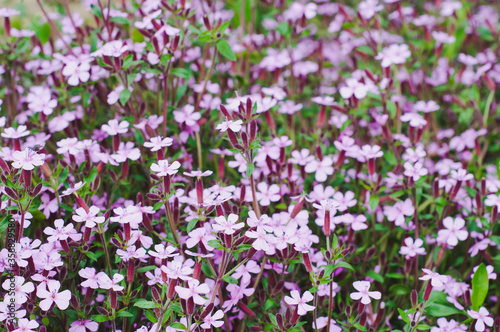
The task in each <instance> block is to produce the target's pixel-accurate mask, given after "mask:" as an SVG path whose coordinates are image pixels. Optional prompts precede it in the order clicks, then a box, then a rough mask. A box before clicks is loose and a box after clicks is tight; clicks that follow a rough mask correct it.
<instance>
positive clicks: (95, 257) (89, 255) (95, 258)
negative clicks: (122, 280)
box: [85, 251, 97, 262]
mask: <svg viewBox="0 0 500 332" xmlns="http://www.w3.org/2000/svg"><path fill="white" fill-rule="evenodd" d="M85 255H86V256H87V257H88V258H90V259H91V260H93V261H94V262H97V256H96V255H95V254H94V253H93V252H91V251H86V252H85Z"/></svg>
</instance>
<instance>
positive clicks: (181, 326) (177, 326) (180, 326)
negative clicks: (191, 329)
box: [170, 322, 186, 331]
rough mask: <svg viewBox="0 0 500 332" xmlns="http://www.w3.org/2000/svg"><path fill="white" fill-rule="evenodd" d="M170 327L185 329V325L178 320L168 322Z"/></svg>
mask: <svg viewBox="0 0 500 332" xmlns="http://www.w3.org/2000/svg"><path fill="white" fill-rule="evenodd" d="M170 327H172V328H174V329H180V330H182V331H185V330H186V326H184V324H181V323H179V322H175V323H172V324H170Z"/></svg>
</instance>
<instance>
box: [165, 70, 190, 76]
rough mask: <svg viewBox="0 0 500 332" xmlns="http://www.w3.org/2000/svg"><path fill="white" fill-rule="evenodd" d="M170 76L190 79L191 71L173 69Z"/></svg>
mask: <svg viewBox="0 0 500 332" xmlns="http://www.w3.org/2000/svg"><path fill="white" fill-rule="evenodd" d="M170 72H171V73H172V75H175V76H177V77H180V78H190V77H191V71H189V70H187V69H185V68H174V69H172V70H171V71H170Z"/></svg>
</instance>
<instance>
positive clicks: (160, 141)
mask: <svg viewBox="0 0 500 332" xmlns="http://www.w3.org/2000/svg"><path fill="white" fill-rule="evenodd" d="M173 141H174V140H173V139H171V138H169V137H165V138H162V137H161V136H156V137H152V138H150V139H149V142H145V143H144V146H145V147H147V148H149V149H151V151H153V152H155V151H158V150H160V149H161V148H165V147H168V146H171V145H172V143H173Z"/></svg>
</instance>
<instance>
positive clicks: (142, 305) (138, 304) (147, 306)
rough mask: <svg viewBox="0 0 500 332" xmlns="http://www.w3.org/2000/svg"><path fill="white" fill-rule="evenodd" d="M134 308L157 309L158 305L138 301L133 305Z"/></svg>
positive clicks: (151, 302)
mask: <svg viewBox="0 0 500 332" xmlns="http://www.w3.org/2000/svg"><path fill="white" fill-rule="evenodd" d="M134 307H139V308H143V309H155V308H158V305H157V304H156V303H154V302H153V301H146V300H139V301H137V302H136V303H134Z"/></svg>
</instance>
